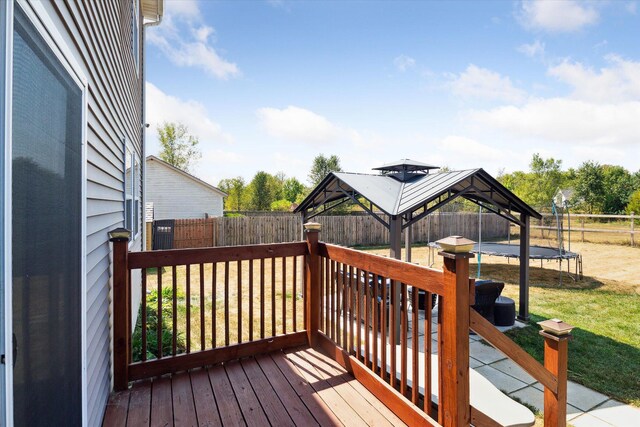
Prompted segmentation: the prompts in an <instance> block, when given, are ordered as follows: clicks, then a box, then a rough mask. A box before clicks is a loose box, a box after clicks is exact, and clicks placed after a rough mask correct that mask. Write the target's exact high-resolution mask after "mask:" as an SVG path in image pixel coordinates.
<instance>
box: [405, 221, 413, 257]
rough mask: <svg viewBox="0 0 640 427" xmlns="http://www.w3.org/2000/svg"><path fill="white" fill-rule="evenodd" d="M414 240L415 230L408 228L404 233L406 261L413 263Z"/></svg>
mask: <svg viewBox="0 0 640 427" xmlns="http://www.w3.org/2000/svg"><path fill="white" fill-rule="evenodd" d="M412 240H413V228H412V226H411V225H410V226H408V227H407V228H405V231H404V260H405V261H406V262H411V241H412Z"/></svg>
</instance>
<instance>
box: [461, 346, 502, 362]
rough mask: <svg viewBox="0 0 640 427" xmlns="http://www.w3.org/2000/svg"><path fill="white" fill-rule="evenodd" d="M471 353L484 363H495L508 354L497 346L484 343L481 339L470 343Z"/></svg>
mask: <svg viewBox="0 0 640 427" xmlns="http://www.w3.org/2000/svg"><path fill="white" fill-rule="evenodd" d="M469 354H471V355H473V357H474V358H476V359H478V360H479V361H481V362H482V363H486V364H489V363H493V362H497V361H498V360H502V359H505V358H506V356H505V355H504V354H502V353H501V352H499V351H498V350H496V349H495V348H493V347H491V346H488V345H485V344H482V343H481V342H480V341H474V342H472V343H470V344H469Z"/></svg>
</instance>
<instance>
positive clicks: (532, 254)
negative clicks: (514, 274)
mask: <svg viewBox="0 0 640 427" xmlns="http://www.w3.org/2000/svg"><path fill="white" fill-rule="evenodd" d="M471 252H473V253H476V254H478V277H479V276H480V273H479V272H480V264H481V262H482V261H481V259H482V258H481V256H482V255H489V256H501V257H505V258H520V246H519V245H510V244H508V243H476V244H475V245H473V250H472V251H471ZM529 259H530V260H531V259H539V260H540V268H542V260H545V259H546V260H547V261H551V260H556V261H558V262H559V268H558V269H559V270H560V284H562V261H563V260H567V273H568V274H569V277H571V278H572V279H573V280H577V279H582V255H580V254H579V253H577V252H571V251H565V250H564V249H559V248H552V247H549V246H536V245H531V246H529ZM572 259H573V260H575V264H576V271H575V275H574V276H571V264H570V260H572Z"/></svg>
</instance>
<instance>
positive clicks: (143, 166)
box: [140, 0, 164, 251]
mask: <svg viewBox="0 0 640 427" xmlns="http://www.w3.org/2000/svg"><path fill="white" fill-rule="evenodd" d="M163 1H164V0H156V4H157V9H156V10H158V11H160V9H161V8H162V2H163ZM161 22H162V15H161V14H160V13H158V15H157V19H155V20H151V21H149V22H145V23H143V24H142V28H143V30H142V64H143V66H142V67H141V73H142V88H141V92H142V123H141V126H140V128H141V130H142V156H141V157H142V158H141V159H140V163H141V164H140V168H141V170H142V206H141V207H140V210H141V211H142V212H141V214H142V215H143V217H144V218H146V212H147V161H146V159H147V132H146V130H147V127H148V126H149V125H148V123H147V90H146V82H147V76H146V73H145V66H144V65H145V64H146V63H147V48H146V40H147V28H148V27H155V26H156V25H159V24H160V23H161ZM146 246H147V223H146V221H143V224H142V250H143V251H146V250H150V249H151V248H147V247H146Z"/></svg>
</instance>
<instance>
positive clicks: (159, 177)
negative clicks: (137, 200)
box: [145, 156, 227, 219]
mask: <svg viewBox="0 0 640 427" xmlns="http://www.w3.org/2000/svg"><path fill="white" fill-rule="evenodd" d="M145 170H146V175H145V178H146V181H145V187H146V188H145V200H146V202H147V203H153V219H184V218H206V217H212V216H222V211H223V206H224V203H223V202H224V197H226V196H227V195H226V194H225V193H224V192H223V191H222V190H220V189H219V188H216V187H214V186H213V185H211V184H208V183H206V182H204V181H202V180H200V179H198V178H196V177H195V176H193V175H190V174H188V173H187V172H185V171H183V170H180V169H178V168H176V167H175V166H172V165H170V164H169V163H167V162H165V161H163V160H160V159H159V158H157V157H155V156H147V160H146V162H145Z"/></svg>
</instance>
